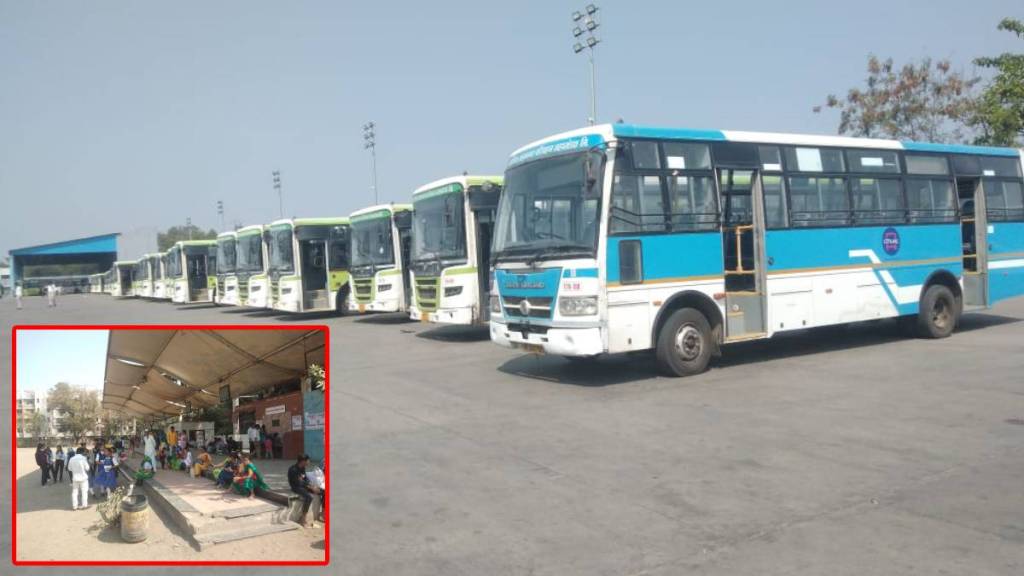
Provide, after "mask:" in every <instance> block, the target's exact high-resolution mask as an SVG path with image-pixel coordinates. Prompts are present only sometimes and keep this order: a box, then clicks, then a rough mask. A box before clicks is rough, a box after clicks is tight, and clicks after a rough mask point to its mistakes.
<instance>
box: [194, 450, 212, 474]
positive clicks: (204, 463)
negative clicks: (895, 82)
mask: <svg viewBox="0 0 1024 576" xmlns="http://www.w3.org/2000/svg"><path fill="white" fill-rule="evenodd" d="M212 467H213V460H212V459H211V458H210V453H209V452H207V451H206V450H203V449H201V448H200V450H199V457H198V458H196V463H195V464H193V465H192V475H193V476H195V477H196V478H201V477H202V476H203V474H205V473H206V471H207V470H209V469H210V468H212Z"/></svg>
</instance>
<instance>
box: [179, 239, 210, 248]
mask: <svg viewBox="0 0 1024 576" xmlns="http://www.w3.org/2000/svg"><path fill="white" fill-rule="evenodd" d="M216 245H217V241H216V240H178V241H177V242H175V243H174V246H175V247H178V246H216Z"/></svg>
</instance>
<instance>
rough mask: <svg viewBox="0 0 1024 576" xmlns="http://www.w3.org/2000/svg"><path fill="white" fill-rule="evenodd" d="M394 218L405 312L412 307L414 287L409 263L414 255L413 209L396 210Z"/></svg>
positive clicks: (402, 307)
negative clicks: (412, 254) (411, 284)
mask: <svg viewBox="0 0 1024 576" xmlns="http://www.w3.org/2000/svg"><path fill="white" fill-rule="evenodd" d="M393 220H394V223H395V230H396V232H397V233H398V246H399V254H400V255H401V263H402V292H403V296H404V300H403V301H402V303H401V311H402V312H404V311H406V310H408V309H409V308H410V304H411V302H412V287H411V286H410V283H411V282H412V277H411V275H410V270H411V268H412V267H411V266H410V265H409V259H410V258H411V257H412V256H411V252H412V211H409V210H404V211H402V212H396V213H395V214H394V216H393Z"/></svg>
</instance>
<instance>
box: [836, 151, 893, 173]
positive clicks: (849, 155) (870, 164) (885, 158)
mask: <svg viewBox="0 0 1024 576" xmlns="http://www.w3.org/2000/svg"><path fill="white" fill-rule="evenodd" d="M846 160H847V162H846V165H847V166H849V167H850V172H888V173H890V174H899V172H900V162H899V156H897V154H896V153H895V152H889V151H887V150H847V151H846Z"/></svg>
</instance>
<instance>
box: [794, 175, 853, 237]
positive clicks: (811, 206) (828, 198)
mask: <svg viewBox="0 0 1024 576" xmlns="http://www.w3.org/2000/svg"><path fill="white" fill-rule="evenodd" d="M789 196H790V200H791V201H792V206H791V215H792V225H793V226H804V227H806V226H845V225H846V224H848V223H849V220H850V215H849V210H850V199H849V197H848V196H847V195H846V182H845V179H844V178H818V177H810V178H808V177H791V178H789Z"/></svg>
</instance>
